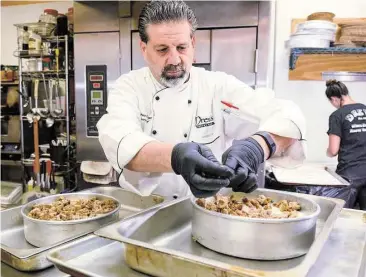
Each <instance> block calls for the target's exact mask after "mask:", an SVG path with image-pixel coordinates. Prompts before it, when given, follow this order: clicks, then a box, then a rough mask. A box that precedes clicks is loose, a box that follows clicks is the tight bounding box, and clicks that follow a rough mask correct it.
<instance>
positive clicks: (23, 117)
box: [22, 115, 68, 121]
mask: <svg viewBox="0 0 366 277" xmlns="http://www.w3.org/2000/svg"><path fill="white" fill-rule="evenodd" d="M46 119H47V117H46V118H44V117H41V118H40V119H39V120H46ZM52 119H53V120H55V121H68V120H67V117H66V116H60V117H52ZM22 120H28V119H27V117H26V116H24V115H23V116H22Z"/></svg>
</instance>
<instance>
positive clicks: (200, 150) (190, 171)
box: [171, 142, 232, 197]
mask: <svg viewBox="0 0 366 277" xmlns="http://www.w3.org/2000/svg"><path fill="white" fill-rule="evenodd" d="M171 164H172V168H173V170H174V172H175V173H176V174H178V175H182V177H183V178H184V180H185V181H186V182H187V183H188V185H189V187H190V189H191V192H192V194H193V195H194V196H195V197H210V196H213V195H215V194H216V193H217V192H218V191H219V190H220V189H221V188H223V187H227V186H228V185H229V183H230V180H229V179H230V177H231V176H232V172H231V170H230V169H229V168H227V167H226V166H223V165H221V164H220V163H219V162H218V161H217V160H216V158H215V156H214V154H213V153H212V151H211V150H210V148H208V147H206V146H203V145H199V144H197V143H194V142H187V143H179V144H177V145H175V146H174V148H173V152H172V159H171Z"/></svg>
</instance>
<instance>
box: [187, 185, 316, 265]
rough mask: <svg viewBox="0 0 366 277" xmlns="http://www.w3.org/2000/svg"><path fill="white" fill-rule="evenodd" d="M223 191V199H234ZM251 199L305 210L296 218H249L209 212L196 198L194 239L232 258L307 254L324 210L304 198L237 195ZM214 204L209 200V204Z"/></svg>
mask: <svg viewBox="0 0 366 277" xmlns="http://www.w3.org/2000/svg"><path fill="white" fill-rule="evenodd" d="M233 193H234V192H232V190H231V189H227V188H225V189H222V190H221V191H220V195H225V196H229V195H232V194H233ZM234 194H235V195H238V196H241V197H247V198H249V199H252V198H256V197H258V196H259V195H261V194H263V195H265V196H266V197H270V198H271V199H272V200H274V201H280V200H288V201H297V202H298V203H299V204H300V206H301V211H300V216H299V217H296V218H283V219H273V218H248V217H241V216H234V215H227V214H222V213H219V212H215V211H209V210H207V209H205V208H203V207H201V206H199V205H198V204H197V203H196V200H197V198H195V197H192V198H191V202H192V204H193V207H194V208H193V221H192V238H193V239H194V240H195V241H197V242H198V243H200V244H201V245H203V246H205V247H207V248H209V249H211V250H214V251H216V252H219V253H223V254H226V255H230V256H235V257H240V258H247V259H256V260H283V259H289V258H294V257H299V256H302V255H304V254H306V253H307V251H308V250H309V248H310V246H311V245H312V243H313V241H314V239H315V233H316V222H317V218H318V215H319V213H320V207H319V205H318V204H317V203H315V202H314V201H312V200H310V199H307V198H305V197H302V196H301V195H300V194H295V193H288V192H283V191H277V190H267V189H257V190H256V191H254V192H252V193H250V194H247V195H246V194H243V193H234ZM210 200H213V199H212V198H211V199H210V198H207V200H206V201H210Z"/></svg>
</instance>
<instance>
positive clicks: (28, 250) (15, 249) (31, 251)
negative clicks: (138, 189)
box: [0, 187, 164, 271]
mask: <svg viewBox="0 0 366 277" xmlns="http://www.w3.org/2000/svg"><path fill="white" fill-rule="evenodd" d="M80 192H94V193H100V194H105V195H111V196H113V197H115V198H116V199H118V200H119V201H120V203H122V204H121V208H120V211H119V219H122V218H125V217H126V216H130V215H133V214H135V213H137V212H140V211H142V210H144V209H149V208H151V207H153V206H155V205H157V204H159V203H161V202H162V201H164V199H163V198H162V197H160V196H157V195H152V196H149V197H141V196H138V195H136V194H133V193H131V192H128V191H126V190H124V189H122V188H119V187H96V188H92V189H88V190H84V191H80ZM21 209H22V206H19V207H16V208H12V209H8V210H5V211H2V212H1V233H0V239H1V260H2V261H3V262H4V263H6V264H8V265H10V266H12V267H14V268H16V269H18V270H22V271H34V270H40V269H44V268H47V267H49V266H52V263H51V262H49V261H48V260H47V258H46V255H47V253H48V251H49V250H50V249H52V248H53V247H55V246H57V245H60V244H62V243H64V242H62V243H59V244H56V245H52V246H48V247H35V246H33V245H31V244H29V243H28V242H27V241H26V240H25V237H24V226H23V217H22V215H21V213H20V211H21ZM89 233H90V232H89ZM50 235H52V234H50ZM84 235H86V234H81V235H79V236H77V237H75V238H71V239H70V240H73V239H76V238H78V237H82V236H84Z"/></svg>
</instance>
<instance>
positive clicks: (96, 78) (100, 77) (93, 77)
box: [90, 75, 103, 82]
mask: <svg viewBox="0 0 366 277" xmlns="http://www.w3.org/2000/svg"><path fill="white" fill-rule="evenodd" d="M90 81H91V82H95V81H99V82H101V81H103V75H90Z"/></svg>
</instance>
